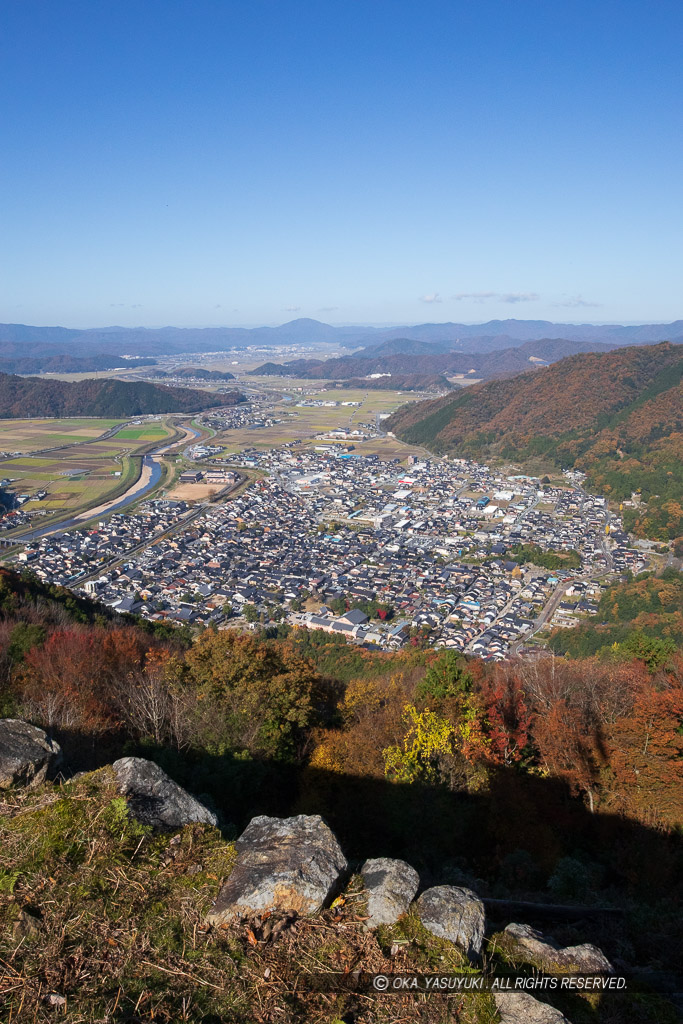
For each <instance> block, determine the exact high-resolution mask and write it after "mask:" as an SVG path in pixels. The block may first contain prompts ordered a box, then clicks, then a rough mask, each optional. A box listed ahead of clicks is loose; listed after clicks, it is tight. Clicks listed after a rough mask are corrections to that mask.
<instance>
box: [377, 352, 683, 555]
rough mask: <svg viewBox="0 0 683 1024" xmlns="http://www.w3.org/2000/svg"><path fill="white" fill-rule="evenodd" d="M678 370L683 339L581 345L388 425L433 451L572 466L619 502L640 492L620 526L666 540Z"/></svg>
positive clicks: (675, 469) (678, 503)
mask: <svg viewBox="0 0 683 1024" xmlns="http://www.w3.org/2000/svg"><path fill="white" fill-rule="evenodd" d="M682 375H683V346H681V345H671V344H669V343H662V344H661V345H652V346H643V347H634V348H626V349H616V350H615V351H614V352H608V353H604V354H594V353H588V354H582V355H577V356H571V357H569V358H568V359H563V360H561V361H560V362H558V363H555V364H553V365H552V366H550V367H547V368H546V369H543V370H538V371H535V372H533V373H525V374H521V375H520V376H517V377H513V378H511V379H507V380H500V381H492V382H488V383H485V384H478V385H473V386H472V387H469V388H467V389H466V390H465V391H464V392H463V393H461V394H459V395H458V396H457V397H456V398H451V397H447V398H441V399H437V400H435V401H432V402H423V403H419V404H418V405H410V406H404V407H403V408H402V409H399V410H398V412H396V413H395V414H394V415H393V417H391V418H390V419H389V420H388V421H387V426H388V429H389V430H393V431H395V432H396V434H398V436H400V437H402V438H403V439H404V440H406V441H409V442H412V443H415V444H426V445H428V446H429V447H431V448H432V449H433V450H434V451H437V452H451V453H453V454H455V455H461V456H468V457H473V458H480V459H489V458H492V457H496V456H500V457H502V458H504V459H515V460H521V461H523V460H525V459H529V458H538V457H541V458H543V459H544V460H546V461H547V462H548V464H552V463H554V464H555V465H557V466H562V467H563V468H566V467H575V468H577V469H580V470H582V471H583V472H585V473H586V474H587V475H588V479H589V482H590V485H591V486H592V487H593V488H594V489H596V490H598V491H600V492H602V493H604V494H606V495H607V496H608V497H610V498H611V499H614V500H617V501H621V500H623V499H625V498H630V496H631V493H632V492H634V491H637V492H640V495H641V498H642V502H643V504H642V507H641V508H640V510H638V511H636V512H633V513H632V514H630V518H629V521H628V524H627V525H628V526H629V528H633V529H635V530H636V531H637V532H638V533H639V534H640V535H642V536H649V537H653V538H655V539H659V540H671V539H676V538H678V537H681V536H683V504H682V503H683V469H681V467H682V466H683V386H682V384H681V377H682Z"/></svg>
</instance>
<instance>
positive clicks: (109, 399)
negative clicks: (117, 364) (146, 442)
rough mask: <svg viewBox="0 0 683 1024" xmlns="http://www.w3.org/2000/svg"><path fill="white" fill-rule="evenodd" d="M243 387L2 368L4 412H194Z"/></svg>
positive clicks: (0, 412) (0, 405)
mask: <svg viewBox="0 0 683 1024" xmlns="http://www.w3.org/2000/svg"><path fill="white" fill-rule="evenodd" d="M242 400H243V396H242V395H241V394H240V392H238V391H232V392H230V393H229V394H224V395H215V394H211V393H209V392H208V391H191V390H189V389H185V388H169V387H164V386H163V385H159V384H147V383H144V382H139V383H134V384H129V383H125V382H124V381H120V380H84V381H80V382H78V383H65V382H64V381H60V380H42V379H39V378H38V377H16V376H13V375H11V374H5V373H0V417H7V418H13V417H19V416H21V417H26V416H41V417H42V416H138V415H143V414H145V413H159V412H193V411H195V410H198V409H210V408H213V407H214V406H217V405H236V404H237V403H238V402H241V401H242Z"/></svg>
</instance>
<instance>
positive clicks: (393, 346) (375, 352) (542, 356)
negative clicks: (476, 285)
mask: <svg viewBox="0 0 683 1024" xmlns="http://www.w3.org/2000/svg"><path fill="white" fill-rule="evenodd" d="M454 344H455V343H453V344H451V343H447V342H444V343H443V344H437V343H431V344H427V343H426V342H419V341H411V340H410V339H406V338H401V339H397V340H396V341H388V342H385V343H384V344H383V345H379V346H377V347H371V348H365V349H362V350H360V351H358V352H354V354H353V355H350V356H338V357H335V358H332V359H295V360H292V361H291V362H288V363H273V362H268V363H264V364H263V365H262V366H259V367H257V368H256V369H255V370H252V371H250V372H251V373H252V374H254V375H259V374H261V375H269V376H292V377H302V378H306V379H310V380H325V379H327V380H349V379H351V378H352V377H364V376H366V375H367V374H370V373H391V374H392V375H396V374H402V373H421V374H435V373H437V374H438V373H446V374H448V373H451V374H470V375H472V376H474V377H476V378H484V379H485V380H490V379H492V378H494V377H509V376H512V375H513V374H517V373H523V372H524V370H529V369H534V368H536V367H537V366H538V364H539V363H541V364H542V363H552V362H555V361H556V360H558V359H563V358H565V357H566V356H570V355H576V354H578V353H581V352H594V351H596V350H598V351H600V352H608V351H609V350H610V349H611V348H614V347H615V346H611V345H605V344H602V343H598V342H596V343H594V344H590V343H589V342H583V341H570V340H567V339H566V338H543V339H541V340H539V341H528V342H525V343H524V344H523V345H517V346H506V347H505V348H503V347H500V348H496V349H495V350H493V351H487V350H482V351H481V352H476V351H475V352H470V351H468V352H465V351H463V350H462V349H460V348H455V347H454Z"/></svg>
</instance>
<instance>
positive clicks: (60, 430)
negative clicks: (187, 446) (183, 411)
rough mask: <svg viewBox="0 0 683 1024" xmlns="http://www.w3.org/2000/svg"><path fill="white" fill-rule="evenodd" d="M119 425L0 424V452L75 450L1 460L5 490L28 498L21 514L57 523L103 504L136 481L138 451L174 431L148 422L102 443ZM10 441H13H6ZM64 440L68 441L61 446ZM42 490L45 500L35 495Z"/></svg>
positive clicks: (64, 422) (75, 422)
mask: <svg viewBox="0 0 683 1024" xmlns="http://www.w3.org/2000/svg"><path fill="white" fill-rule="evenodd" d="M121 422H125V421H121V420H89V419H87V420H86V419H74V420H37V421H33V422H31V421H29V420H27V421H21V422H19V423H17V421H16V420H12V421H7V420H4V421H0V450H3V449H4V450H5V451H13V450H21V451H24V452H27V453H30V452H31V451H36V450H40V449H43V448H50V447H52V446H54V445H57V444H60V443H66V444H69V445H71V446H72V447H68V448H62V449H60V450H57V451H55V452H51V453H48V452H45V453H43V454H39V455H36V456H32V455H30V454H22V455H20V456H18V457H17V458H8V459H3V460H0V479H3V478H9V480H10V483H9V484H8V485H6V487H7V490H9V491H11V492H13V493H14V494H15V495H20V494H22V495H23V494H28V495H29V496H30V500H29V501H27V502H25V503H24V504H23V505H22V506H21V510H22V511H27V512H36V511H41V512H51V513H54V515H55V519H56V521H59V519H62V518H68V517H70V516H71V515H72V514H74V513H77V512H81V511H84V510H86V509H88V508H93V507H95V506H97V505H101V504H102V503H103V502H105V501H107V500H109V498H111V497H114V496H116V495H118V494H119V493H122V491H123V490H125V488H126V487H127V486H129V485H130V484H131V483H132V481H133V480H134V479H135V475H136V473H137V472H138V471H139V460H132V459H130V458H129V455H131V454H134V453H135V452H136V451H137V450H139V449H142V450H143V451H144V450H145V447H146V446H147V447H149V446H150V442H151V444H152V445H153V444H154V442H156V441H163V439H164V438H166V437H169V436H171V433H172V429H171V428H170V427H169V426H167V424H166V422H165V421H164V422H150V423H141V424H137V425H134V426H131V427H124V429H123V430H121V431H119V432H118V433H116V434H114V436H113V437H110V438H106V439H105V440H98V438H99V437H100V436H101V435H102V434H103V433H105V431H107V430H109V429H110V428H111V427H113V426H116V425H118V424H119V423H121ZM69 431H71V432H69ZM10 437H11V440H12V443H8V439H9V438H10ZM64 437H66V441H64V442H62V441H61V440H60V439H62V438H64ZM79 441H80V442H81V443H79ZM84 441H85V442H88V443H82V442H84ZM116 474H118V475H116ZM39 491H46V492H47V494H46V495H45V497H44V498H42V499H38V498H37V497H34V496H35V495H36V494H37V492H39Z"/></svg>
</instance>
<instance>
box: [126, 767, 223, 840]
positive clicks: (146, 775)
mask: <svg viewBox="0 0 683 1024" xmlns="http://www.w3.org/2000/svg"><path fill="white" fill-rule="evenodd" d="M112 768H113V769H114V773H115V775H116V780H117V784H118V789H119V792H120V793H121V795H122V796H125V798H126V801H127V803H128V809H129V811H130V813H131V815H132V816H133V817H134V818H135V819H136V820H137V821H139V822H140V823H141V824H142V825H150V826H151V827H152V828H159V829H166V828H169V829H170V828H181V827H182V826H183V825H189V824H191V823H192V822H199V823H200V824H203V825H215V824H216V822H217V820H218V819H217V818H216V815H215V814H214V813H213V812H212V811H210V810H209V809H208V807H205V806H204V804H202V803H200V802H199V800H197V799H195V797H193V796H191V795H190V794H189V793H188V792H187V790H185V789H183V788H182V786H179V785H178V783H177V782H174V781H173V779H171V778H169V776H168V775H167V774H166V772H165V771H164V770H163V769H162V768H160V767H159V765H158V764H155V763H154V762H153V761H147V760H146V759H145V758H143V757H122V758H121V760H119V761H115V762H114V764H113V765H112Z"/></svg>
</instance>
